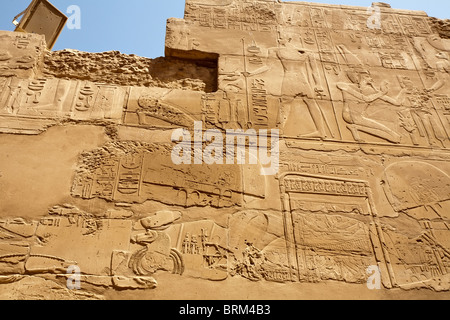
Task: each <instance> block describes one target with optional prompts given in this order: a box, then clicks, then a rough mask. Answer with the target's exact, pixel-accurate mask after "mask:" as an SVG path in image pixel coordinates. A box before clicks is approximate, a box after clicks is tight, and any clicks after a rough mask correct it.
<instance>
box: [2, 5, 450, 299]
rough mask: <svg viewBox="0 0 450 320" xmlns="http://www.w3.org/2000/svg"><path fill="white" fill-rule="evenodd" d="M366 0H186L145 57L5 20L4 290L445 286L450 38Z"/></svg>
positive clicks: (279, 293)
mask: <svg viewBox="0 0 450 320" xmlns="http://www.w3.org/2000/svg"><path fill="white" fill-rule="evenodd" d="M375 6H377V8H379V10H380V11H379V12H380V14H381V20H380V22H381V23H380V24H379V25H374V24H373V21H372V20H371V17H372V16H371V15H372V14H373V12H376V11H374V10H375V9H373V10H369V11H368V10H367V8H362V7H349V6H333V5H323V4H313V3H304V2H301V3H297V2H285V3H280V2H278V1H270V0H251V1H250V0H245V1H243V0H227V1H215V0H187V1H186V10H185V11H186V12H185V18H184V19H169V21H168V24H167V38H166V57H165V58H159V59H156V60H151V59H146V58H140V57H136V56H127V55H122V54H120V53H118V52H106V53H85V52H79V51H75V50H64V51H60V52H48V51H46V50H45V42H44V41H43V38H42V37H40V36H37V35H26V34H25V35H24V34H16V33H10V32H0V43H1V49H0V88H1V91H0V189H1V190H2V191H3V192H2V193H1V194H0V215H1V219H0V296H1V297H6V298H21V299H27V298H29V299H33V298H35V297H38V298H42V297H43V295H46V296H45V298H49V299H52V298H54V299H59V298H61V297H68V298H76V299H99V298H106V299H108V298H118V297H121V295H123V296H126V297H127V298H130V297H133V295H139V297H140V298H142V297H151V298H159V299H171V298H173V297H174V296H172V295H171V293H170V291H171V290H172V289H169V288H177V293H176V297H177V298H178V299H179V298H180V296H179V295H180V294H181V293H180V292H181V291H182V292H183V297H181V298H186V299H190V298H196V299H197V298H208V299H211V298H212V299H214V298H217V299H219V298H223V297H224V296H226V297H227V298H231V299H233V298H238V299H241V298H242V297H243V296H244V292H245V298H250V299H251V298H252V297H255V298H257V299H259V298H261V292H265V293H266V292H267V295H266V296H264V298H271V299H284V298H286V296H289V297H290V298H294V299H296V298H300V299H301V298H325V299H327V298H340V297H347V298H355V299H359V298H365V297H369V298H370V297H377V298H392V297H394V295H395V297H408V298H411V297H412V296H414V297H416V298H431V297H439V298H443V297H448V292H449V291H450V161H449V160H450V40H448V36H447V35H446V25H445V22H444V21H438V20H434V19H431V18H429V17H428V16H427V14H426V13H424V12H419V11H407V10H396V9H392V8H390V6H389V5H387V4H383V3H378V4H374V7H375ZM377 10H378V9H377ZM200 122H201V124H202V127H201V128H202V130H200V132H199V130H196V128H198V123H200ZM180 128H183V129H185V131H183V132H184V134H185V136H183V135H182V138H183V139H182V140H183V141H181V142H180V141H179V139H176V138H173V132H174V131H175V130H177V129H180ZM213 130H215V131H213ZM230 130H233V133H234V134H235V135H236V136H238V137H241V138H242V139H240V140H239V139H238V140H237V141H238V142H237V145H236V149H233V150H232V151H230V150H229V149H228V148H227V142H229V141H228V140H227V139H229V138H230V135H229V133H230ZM275 130H279V134H280V136H279V138H280V139H279V143H275V141H276V137H277V136H276V135H274V134H275V132H276V131H275ZM262 134H265V135H266V136H268V137H269V138H268V139H267V140H268V141H265V145H266V146H267V145H269V146H272V149H270V148H269V153H270V154H271V155H272V156H277V157H278V158H279V167H276V172H275V173H274V174H272V175H262V174H261V172H263V171H264V170H262V169H263V168H265V167H267V162H264V161H263V158H262V157H261V152H259V153H257V152H254V151H255V150H256V148H257V147H258V148H260V147H261V146H262V145H264V143H263V142H264V139H263V138H264V135H262ZM270 134H271V135H270ZM198 135H200V138H201V139H200V140H198V139H196V138H197V137H198ZM212 136H214V137H216V138H214V139H213V138H211V137H212ZM217 137H220V140H221V139H223V140H224V141H223V143H222V141H219V138H217ZM261 137H263V138H261ZM180 138H181V137H180ZM185 138H190V139H189V140H187V139H185ZM231 138H233V139H234V138H235V136H231ZM186 141H189V143H188V144H187V142H186ZM191 141H192V144H191ZM198 141H199V142H198ZM239 141H240V142H239ZM183 143H185V144H184V145H183ZM232 143H233V144H234V140H233V141H232ZM274 143H275V144H276V147H277V148H274V147H273V146H274ZM186 144H187V147H186ZM177 145H179V146H184V147H185V148H184V149H183V152H187V153H189V155H191V153H190V151H191V149H192V155H193V156H192V158H193V163H192V164H186V163H182V164H176V163H174V161H173V150H174V147H175V146H177ZM212 147H216V148H214V152H211V153H214V155H215V156H217V154H218V153H221V151H222V149H223V150H224V157H223V159H226V160H229V159H231V160H233V161H234V160H235V159H236V158H237V159H238V160H236V161H234V162H232V163H227V161H225V160H224V161H223V164H219V163H218V162H219V161H216V162H213V163H212V164H208V163H206V162H202V161H200V162H199V163H197V161H199V160H201V159H199V158H198V155H199V154H200V158H201V155H202V152H203V151H205V152H206V151H207V150H209V151H211V150H212ZM240 150H241V151H242V153H240V152H241V151H240ZM278 150H279V152H278ZM198 151H200V153H198ZM259 151H260V150H259ZM240 154H241V155H243V158H242V159H241V160H243V159H244V158H245V160H246V161H241V162H239V155H240ZM266 156H267V155H266ZM233 158H234V159H233ZM215 159H217V158H215ZM189 163H190V162H189ZM73 266H76V268H75V269H73V268H72V269H70V268H71V267H73ZM68 269H69V270H79V271H80V272H81V274H80V275H79V277H78V278H76V277H77V274H73V273H72V271H71V272H69V273H68V272H67V270H68ZM170 274H172V275H170ZM43 279H45V280H43ZM74 279H78V280H79V285H80V288H81V289H78V290H77V288H75V290H77V291H75V292H77V293H72V292H71V291H66V290H65V286H66V281H67V283H69V280H72V282H71V283H73V281H74ZM159 279H162V282H160V280H159ZM44 281H45V282H44ZM49 282H52V283H55V287H54V288H52V290H50V291H48V290H47V289H44V288H46V286H48V285H49ZM168 282H170V285H168V284H167V283H168ZM178 282H179V283H180V286H178V285H177V283H178ZM255 282H258V284H259V285H258V286H255V285H254V283H255ZM34 283H35V284H36V285H33V284H34ZM42 283H44V284H45V285H44V287H43V289H42V290H47V291H45V292H46V293H45V294H44V293H42V292H41V291H40V290H41V288H40V286H41V284H42ZM218 283H221V284H222V286H223V288H227V289H226V290H227V293H226V294H223V293H219V292H217V290H216V288H217V286H218ZM30 284H31V287H32V289H30V292H29V294H26V293H20V294H19V293H18V292H19V291H20V288H21V287H22V286H29V285H30ZM275 284H276V285H277V286H276V288H277V289H276V290H272V288H274V286H275ZM279 284H281V286H278V285H279ZM184 286H186V287H184ZM326 286H328V287H326ZM330 286H331V287H332V288H334V289H333V290H332V291H328V290H325V288H329V287H330ZM69 287H70V286H69ZM304 287H305V288H306V287H308V288H309V290H311V292H313V293H314V294H313V296H308V297H305V295H304V294H303V293H302V288H304ZM200 288H203V289H200ZM69 289H70V288H69ZM193 289H194V290H193ZM411 289H418V290H417V291H411ZM8 290H11V295H8V294H7V293H5V291H6V292H8ZM33 290H34V291H33ZM123 290H126V293H124V292H123ZM128 290H131V291H128ZM158 290H160V291H158ZM203 290H204V292H205V294H206V292H208V296H204V297H202V296H200V295H201V294H200V295H199V293H198V292H199V291H201V292H203ZM233 290H235V291H233ZM172 291H173V290H172ZM179 291H180V292H179ZM338 295H339V296H338Z"/></svg>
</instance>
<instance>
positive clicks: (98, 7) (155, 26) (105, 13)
mask: <svg viewBox="0 0 450 320" xmlns="http://www.w3.org/2000/svg"><path fill="white" fill-rule="evenodd" d="M50 2H51V3H53V4H54V5H55V6H56V7H57V8H58V9H60V10H61V11H62V12H63V13H66V15H68V16H70V14H67V8H68V7H69V6H71V5H77V6H78V7H80V9H81V29H80V30H69V29H68V28H67V27H66V28H65V29H64V31H63V32H62V34H61V36H60V38H59V39H58V42H57V43H56V45H55V47H54V48H53V50H61V49H65V48H71V49H77V50H81V51H88V52H103V51H111V50H117V51H120V52H123V53H128V54H132V53H133V54H136V55H139V56H144V57H149V58H156V57H159V56H163V55H164V39H165V31H166V20H167V19H168V18H182V17H183V14H184V3H185V0H158V1H157V0H128V1H123V0H109V1H107V0H50ZM314 2H320V3H329V4H345V5H356V6H364V7H368V6H370V5H371V4H372V2H373V1H372V0H367V1H366V0H364V1H363V0H337V1H336V0H315V1H314ZM384 2H388V3H390V4H391V5H392V7H393V8H398V9H411V10H423V11H426V12H427V13H428V15H430V16H434V17H438V18H450V2H449V1H444V0H428V1H423V0H384ZM30 3H31V0H0V30H10V31H12V30H14V25H13V24H12V23H11V22H12V19H13V18H14V16H15V15H17V14H18V13H20V12H21V11H22V10H24V9H25V8H26V7H27V6H28V5H29V4H30Z"/></svg>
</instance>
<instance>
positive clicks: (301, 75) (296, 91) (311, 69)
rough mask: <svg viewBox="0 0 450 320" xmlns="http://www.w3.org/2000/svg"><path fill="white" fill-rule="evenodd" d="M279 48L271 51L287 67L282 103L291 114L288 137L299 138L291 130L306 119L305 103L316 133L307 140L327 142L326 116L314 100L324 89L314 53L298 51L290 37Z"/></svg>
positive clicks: (281, 39) (287, 123)
mask: <svg viewBox="0 0 450 320" xmlns="http://www.w3.org/2000/svg"><path fill="white" fill-rule="evenodd" d="M278 42H279V45H280V46H279V47H278V48H274V49H270V50H269V54H270V52H271V51H272V52H274V53H275V54H276V56H277V58H278V59H279V60H280V61H281V64H282V66H283V71H284V75H283V83H282V89H281V94H282V100H283V104H284V106H285V107H287V109H288V110H289V111H288V113H289V116H288V118H287V120H286V123H285V128H286V129H285V132H284V134H285V135H288V136H289V135H290V136H298V132H297V130H295V129H294V130H293V131H292V132H291V130H289V127H292V128H298V122H299V120H300V119H301V118H302V115H301V114H299V110H298V108H296V107H295V106H296V104H297V103H299V102H300V103H304V104H306V106H307V107H308V110H309V113H310V115H311V117H312V119H313V122H314V125H315V128H316V131H315V132H312V133H310V134H307V135H303V137H314V138H321V139H325V138H327V132H326V125H325V121H326V119H325V116H324V114H323V111H322V109H321V108H320V106H319V104H318V103H317V102H316V101H315V100H314V98H315V95H316V94H315V93H316V91H317V90H318V87H319V86H320V83H319V76H318V73H317V68H316V63H315V60H314V57H313V55H312V53H311V52H308V51H307V50H305V49H301V48H297V47H296V46H295V45H294V44H293V43H292V38H291V37H289V36H284V37H283V36H281V37H280V38H279V39H278Z"/></svg>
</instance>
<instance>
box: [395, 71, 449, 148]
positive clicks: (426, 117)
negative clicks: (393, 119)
mask: <svg viewBox="0 0 450 320" xmlns="http://www.w3.org/2000/svg"><path fill="white" fill-rule="evenodd" d="M399 82H400V85H401V87H402V90H401V91H400V93H399V94H398V96H397V97H396V98H395V99H392V101H391V103H392V104H394V105H397V106H401V107H404V108H405V110H403V111H400V112H399V116H400V121H401V127H403V128H404V129H405V130H406V131H407V132H408V133H409V134H410V136H411V140H412V141H413V144H414V145H418V142H417V139H416V136H417V133H418V134H419V135H420V136H421V137H426V138H427V140H428V143H429V144H430V145H437V141H440V142H441V143H442V144H443V141H444V140H445V139H446V135H445V133H444V131H443V129H442V128H441V125H440V124H439V123H438V120H437V119H436V118H435V116H434V115H433V114H432V112H431V106H430V100H431V97H430V94H429V93H430V92H431V91H432V90H434V89H428V90H419V89H417V88H416V87H415V86H414V82H413V81H412V80H411V79H410V78H409V77H399ZM439 86H440V84H437V85H435V87H436V88H438V87H439Z"/></svg>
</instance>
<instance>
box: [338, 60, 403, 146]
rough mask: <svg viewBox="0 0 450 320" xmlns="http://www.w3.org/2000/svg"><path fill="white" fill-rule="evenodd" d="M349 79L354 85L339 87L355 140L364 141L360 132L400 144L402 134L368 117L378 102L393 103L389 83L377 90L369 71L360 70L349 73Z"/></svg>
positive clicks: (344, 115) (346, 84)
mask: <svg viewBox="0 0 450 320" xmlns="http://www.w3.org/2000/svg"><path fill="white" fill-rule="evenodd" d="M347 77H348V78H349V79H350V81H351V82H352V83H351V84H348V83H338V84H337V87H338V88H339V89H340V90H341V91H342V95H343V101H344V109H343V113H342V117H343V119H344V121H345V122H347V123H348V126H347V127H348V129H349V130H350V131H351V132H352V134H353V137H354V139H355V140H356V141H362V139H361V138H360V136H359V132H364V133H368V134H370V135H373V136H376V137H379V138H381V139H384V140H387V141H389V142H392V143H396V144H398V143H400V141H401V136H400V134H398V133H397V132H395V131H393V130H391V129H390V128H388V127H387V126H385V125H384V124H382V123H380V122H378V121H376V120H374V119H371V118H369V117H368V116H367V115H366V110H367V108H369V106H370V105H371V104H372V103H373V102H375V101H377V100H383V101H386V102H389V103H392V100H391V99H389V97H387V96H386V95H387V93H388V91H389V88H388V82H386V81H385V82H383V83H382V85H381V88H380V89H377V88H376V87H375V84H374V80H373V78H372V76H371V75H370V73H369V71H367V70H364V69H358V68H355V69H352V70H350V71H348V72H347ZM360 105H364V110H363V111H362V112H361V110H359V109H360V108H359V107H360Z"/></svg>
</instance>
